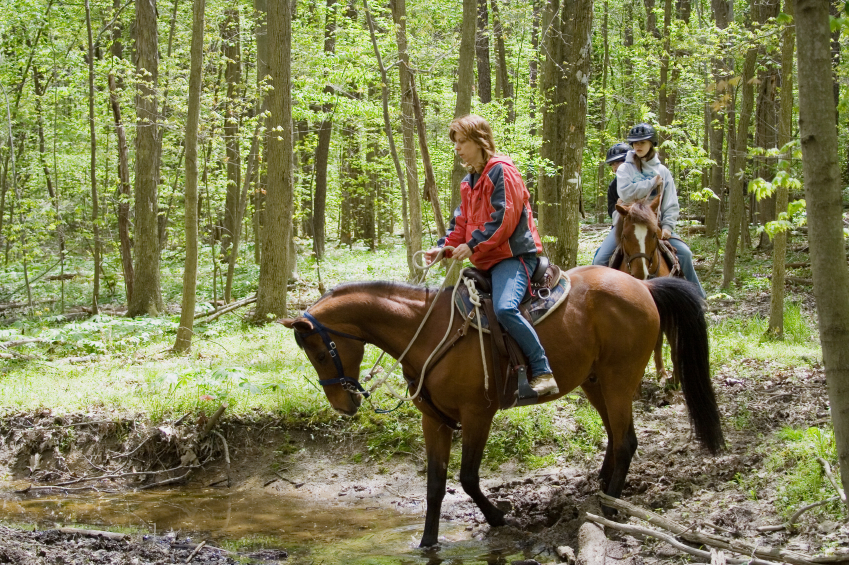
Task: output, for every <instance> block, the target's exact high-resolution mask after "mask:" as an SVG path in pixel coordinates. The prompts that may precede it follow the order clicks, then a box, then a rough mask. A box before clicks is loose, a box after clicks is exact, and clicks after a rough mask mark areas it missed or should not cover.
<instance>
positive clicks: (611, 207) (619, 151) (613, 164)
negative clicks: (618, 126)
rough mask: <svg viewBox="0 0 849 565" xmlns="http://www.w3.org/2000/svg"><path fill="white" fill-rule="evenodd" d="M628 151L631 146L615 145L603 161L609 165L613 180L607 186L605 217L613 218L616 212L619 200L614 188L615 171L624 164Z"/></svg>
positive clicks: (616, 190)
mask: <svg viewBox="0 0 849 565" xmlns="http://www.w3.org/2000/svg"><path fill="white" fill-rule="evenodd" d="M630 150H631V146H630V145H628V144H627V143H621V142H620V143H617V144H616V145H613V146H611V147H610V149H608V150H607V158H606V159H605V160H604V162H605V163H607V164H608V165H610V170H612V171H613V180H612V181H610V184H609V185H607V215H608V216H610V217H611V218H612V217H613V212H615V211H616V202H617V201H618V200H619V190H618V189H617V187H616V171H617V170H618V169H619V166H620V165H622V163H624V162H625V156H626V155H627V154H628V151H630Z"/></svg>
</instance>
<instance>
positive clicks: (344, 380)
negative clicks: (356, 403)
mask: <svg viewBox="0 0 849 565" xmlns="http://www.w3.org/2000/svg"><path fill="white" fill-rule="evenodd" d="M303 317H304V318H306V319H307V320H309V321H310V322H311V323H312V325H313V329H312V331H311V332H307V333H301V332H298V331H296V332H295V341H296V342H297V343H298V345H300V346H301V348H303V347H304V341H303V340H304V338H307V337H310V336H311V335H315V334H318V335H319V337H321V341H323V342H324V345H325V347H327V352H328V353H329V354H330V357H331V359H333V364H334V365H336V377H335V378H332V379H319V380H318V384H320V385H321V386H328V385H335V384H341V385H342V386H343V387H344V388H345V389H346V390H349V391H351V388H354V389H356V390H357V391H358V392H359V393H360V394H362V395H363V396H364V397H365V398H368V397H369V393H368V392H366V389H364V388H363V386H362V385H361V384H360V382H359V381H358V380H357V379H354V378H351V377H348V376H345V369H344V368H343V367H342V360H341V359H340V358H339V351H338V350H337V349H336V342H334V341H333V339H331V337H330V334H333V335H338V336H339V337H346V338H348V339H356V340H357V341H362V342H363V343H367V342H366V340H365V339H363V338H361V337H359V336H356V335H352V334H348V333H345V332H340V331H337V330H332V329H330V328H328V327H327V326H325V325H324V324H322V323H321V322H319V321H318V320H316V319H315V317H314V316H313V315H312V314H310V313H309V312H304V313H303ZM351 392H353V391H351Z"/></svg>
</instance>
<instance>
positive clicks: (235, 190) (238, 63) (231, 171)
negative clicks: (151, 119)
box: [221, 8, 242, 262]
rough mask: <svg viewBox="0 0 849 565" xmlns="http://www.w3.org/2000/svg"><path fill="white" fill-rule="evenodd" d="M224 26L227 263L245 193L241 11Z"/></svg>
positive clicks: (228, 15)
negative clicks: (242, 136)
mask: <svg viewBox="0 0 849 565" xmlns="http://www.w3.org/2000/svg"><path fill="white" fill-rule="evenodd" d="M224 14H225V15H224V21H223V22H222V24H221V40H222V51H223V54H224V59H225V61H226V68H225V71H224V78H225V80H226V82H227V100H226V102H225V106H224V128H223V130H224V146H225V154H226V156H227V193H226V198H225V201H224V230H223V232H222V233H221V255H222V257H223V260H224V261H225V262H227V261H228V257H229V255H230V246H231V245H232V241H233V238H234V237H235V234H236V232H237V231H238V230H239V229H240V227H241V222H240V221H239V220H238V218H237V216H238V207H239V196H240V193H241V189H242V158H241V155H240V151H239V141H240V138H239V126H240V125H241V122H242V118H241V113H242V112H241V99H242V49H241V44H240V37H241V31H240V29H239V28H240V22H239V9H238V8H228V9H227V10H225V13H224Z"/></svg>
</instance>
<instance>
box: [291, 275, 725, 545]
mask: <svg viewBox="0 0 849 565" xmlns="http://www.w3.org/2000/svg"><path fill="white" fill-rule="evenodd" d="M567 274H568V276H569V277H570V279H571V290H570V292H569V294H568V296H567V298H566V300H565V301H564V303H563V304H561V305H560V307H559V308H558V309H557V310H555V311H554V312H552V313H551V315H549V316H548V317H546V318H545V319H544V320H543V321H542V322H541V323H540V324H538V325H537V326H536V329H537V332H538V334H539V337H540V341H541V342H542V345H543V347H544V348H545V350H546V352H547V354H548V359H549V361H550V363H551V367H552V368H553V370H554V371H553V372H554V378H555V379H556V380H557V384H558V386H559V388H560V393H559V394H557V395H552V396H545V397H541V398H540V402H548V401H551V400H556V399H557V398H560V397H561V396H563V395H564V394H566V393H568V392H569V391H571V390H573V389H574V388H576V387H578V386H580V387H581V388H582V389H583V390H584V393H585V394H586V396H587V398H588V399H589V401H590V403H592V405H593V406H594V407H595V409H596V410H597V411H598V413H599V415H600V416H601V419H602V421H603V422H604V428H605V431H606V432H607V450H606V451H605V455H604V461H603V464H602V466H601V470H600V472H599V479H600V482H601V486H602V488H603V490H604V492H605V493H607V494H609V495H611V496H614V497H619V496H620V495H621V493H622V490H623V488H624V487H625V477H626V475H627V473H628V468H629V466H630V464H631V458H632V457H633V455H634V452H635V451H636V449H637V435H636V433H635V431H634V420H633V414H632V405H631V403H632V398H633V396H634V393H635V391H636V390H637V388H638V387H639V386H640V382H641V380H642V376H643V369H644V368H645V366H646V363H647V362H648V360H649V357H650V356H651V353H652V351H653V349H654V345H655V342H656V336H657V334H658V332H659V331H660V330H661V329H662V330H664V331H666V332H674V333H676V334H677V335H678V340H677V341H676V344H677V347H678V357H679V359H681V369H682V382H683V395H684V398H685V401H686V404H687V407H688V409H689V413H690V420H691V423H692V425H693V428H694V431H695V438H696V439H697V440H698V441H699V442H700V443H701V444H703V445H704V446H705V447H707V449H708V450H709V451H710V452H711V453H717V452H718V451H719V450H720V449H721V448H722V446H723V445H724V439H723V434H722V428H721V426H720V417H719V411H718V409H717V406H716V399H715V397H714V392H713V387H712V385H711V381H710V368H709V358H708V335H707V324H706V321H705V316H704V303H703V302H702V299H701V297H700V296H699V294H698V292H697V291H696V290H695V289H693V288H692V285H690V284H689V283H687V282H685V281H681V280H677V279H672V278H665V279H655V280H651V281H640V280H637V279H635V278H634V277H631V276H628V275H626V274H624V273H620V272H618V271H615V270H613V269H608V268H605V267H597V266H587V267H578V268H575V269H572V270H570V271H569V272H568V273H567ZM434 301H436V304H433V302H434ZM431 305H433V307H434V308H433V311H432V313H431V315H430V317H429V318H428V319H427V321H426V323H425V324H424V326H423V328H422V331H421V334H420V336H419V337H418V338H417V339H416V340H415V342H413V343H412V344H411V341H412V340H413V337H414V335H415V333H416V332H417V329H418V328H419V325H420V324H421V322H422V320H423V319H424V317H425V314H426V311H427V310H428V309H429V307H430V306H431ZM453 307H454V306H453V304H452V303H451V293H450V292H442V293H437V292H434V291H433V290H431V289H427V288H422V287H416V286H410V285H407V284H403V283H393V282H387V281H374V282H360V283H347V284H343V285H341V286H338V287H336V288H334V289H333V290H331V291H329V292H328V293H326V294H325V295H324V296H322V297H321V298H320V299H319V300H318V301H317V302H316V303H315V304H313V305H312V306H310V307H309V308H308V309H307V311H306V312H304V313H303V314H302V315H300V316H298V317H297V318H294V319H287V320H282V323H283V324H284V325H285V326H286V327H288V328H291V329H293V330H294V331H295V339H296V341H297V342H298V344H299V345H300V346H301V347H302V348H303V350H304V351H305V353H306V355H307V357H308V358H309V360H310V362H311V363H312V365H313V367H314V368H315V370H316V372H317V373H318V376H319V384H321V385H322V386H323V390H324V393H325V395H326V396H327V399H328V400H329V402H330V404H331V405H332V406H333V408H335V409H336V410H337V411H338V412H340V413H342V414H346V415H349V416H350V415H353V414H355V413H356V412H357V409H358V408H359V406H360V403H361V401H362V391H363V388H362V385H361V384H360V382H359V374H360V363H361V361H362V359H363V352H364V350H365V344H366V343H370V344H373V345H375V346H377V347H378V348H380V349H382V350H383V351H385V352H386V353H387V354H389V355H391V356H393V357H394V358H396V359H398V358H399V357H400V356H401V354H402V352H404V351H405V348H407V347H408V345H409V349H408V351H407V354H406V355H405V356H404V358H403V360H402V368H403V372H404V377H405V379H406V380H407V382H408V385H409V388H410V390H416V389H417V387H418V381H419V375H420V373H421V370H422V366H423V364H424V363H425V362H426V361H427V359H428V357H429V356H430V354H431V352H433V351H434V349H435V348H436V346H437V345H438V343H439V342H440V339H441V337H442V336H443V335H444V334H445V333H446V326H447V325H448V320H449V315H450V309H451V308H453ZM462 322H463V320H462V319H461V317H460V316H456V317H455V322H454V327H453V328H452V329H451V331H455V330H456V329H458V328H459V327H460V326H461V324H462ZM480 347H481V346H480V343H479V341H478V339H477V338H475V336H468V337H466V338H464V339H460V340H459V341H457V342H456V343H455V344H454V346H453V347H451V349H450V350H449V351H448V353H446V354H445V355H444V356H442V357H441V358H440V359H439V360H438V361H436V362H435V363H434V364H433V365H432V366H430V367H429V369H428V372H427V375H426V378H425V382H424V384H423V385H422V387H421V393H420V394H419V395H417V396H416V397H415V399H414V400H413V402H414V404H415V406H416V407H417V408H418V409H419V411H420V412H421V413H422V430H423V433H424V441H425V451H426V456H427V495H426V502H427V511H426V514H425V526H424V533H423V535H422V538H421V546H422V547H426V546H431V545H434V544H436V543H437V539H438V534H439V516H440V510H441V506H442V499H443V497H444V496H445V486H446V479H447V475H448V460H449V455H450V450H451V436H452V428H457V427H459V428H460V429H461V433H462V458H461V464H460V483H461V484H462V486H463V490H464V491H465V492H466V493H467V494H468V495H469V496H470V497H471V498H472V499H473V500H474V502H475V503H476V504H477V506H478V508H480V510H481V512H482V513H483V515H484V518H485V519H486V521H487V523H488V524H489V525H490V526H493V527H495V526H503V525H505V524H506V523H507V522H506V519H505V512H503V511H502V510H499V509H498V508H497V507H496V506H495V505H494V504H493V503H492V502H491V501H490V500H489V499H488V498H487V497H486V495H484V494H483V492H482V491H481V488H480V478H479V468H480V464H481V459H482V457H483V453H484V447H485V446H486V442H487V438H488V436H489V432H490V427H491V424H492V419H493V417H494V416H495V413H496V411H497V410H498V400H497V397H496V391H495V390H494V387H493V386H492V385H490V386H489V389H487V388H486V387H485V379H484V367H483V361H482V356H481V352H480ZM485 348H486V351H487V359H489V357H488V356H489V341H488V340H487V341H486V346H485ZM488 362H489V361H488ZM505 365H506V363H505ZM489 371H490V372H491V371H492V367H491V365H490V368H489ZM606 510H607V511H608V512H612V510H610V509H606Z"/></svg>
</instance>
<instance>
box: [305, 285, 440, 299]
mask: <svg viewBox="0 0 849 565" xmlns="http://www.w3.org/2000/svg"><path fill="white" fill-rule="evenodd" d="M422 291H424V293H425V300H427V299H428V297H429V295H430V289H429V288H428V287H426V286H417V285H412V284H408V283H402V282H396V281H359V282H347V283H342V284H340V285H339V286H335V287H333V288H331V289H330V290H328V291H327V292H325V293H324V294H322V295H321V298H319V299H318V300H317V301H316V302H315V304H318V303H319V302H321V301H323V300H325V299H326V298H330V297H340V296H345V295H348V294H355V293H358V292H369V293H371V294H377V295H383V296H387V295H389V296H391V295H397V294H403V295H409V294H414V293H419V292H422Z"/></svg>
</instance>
